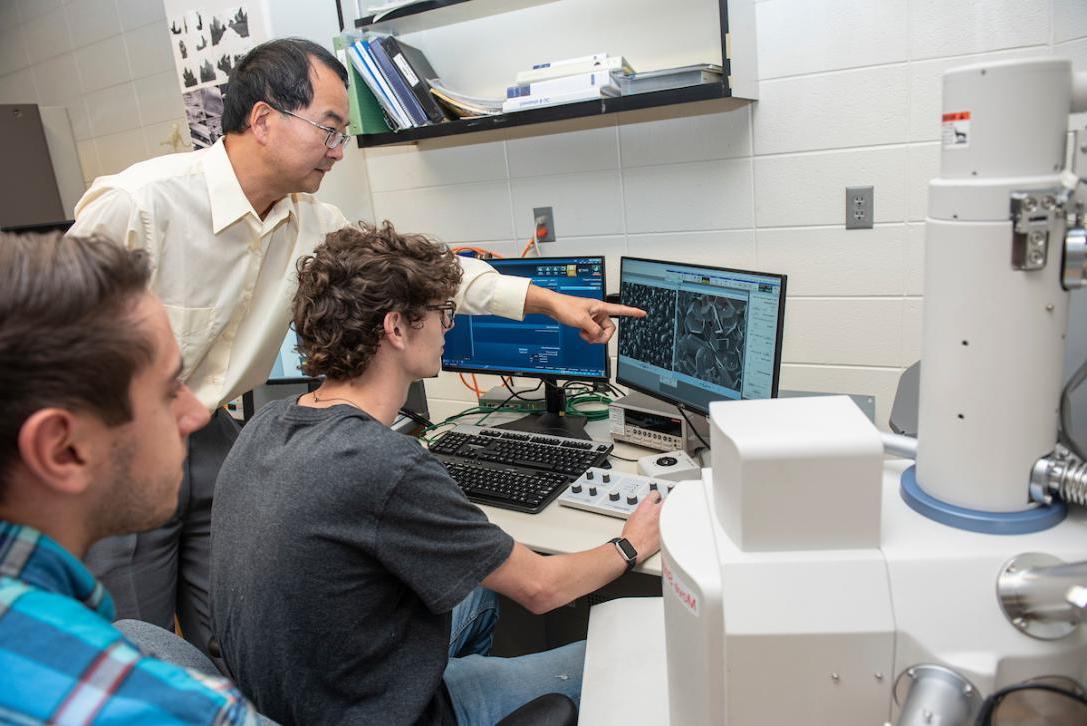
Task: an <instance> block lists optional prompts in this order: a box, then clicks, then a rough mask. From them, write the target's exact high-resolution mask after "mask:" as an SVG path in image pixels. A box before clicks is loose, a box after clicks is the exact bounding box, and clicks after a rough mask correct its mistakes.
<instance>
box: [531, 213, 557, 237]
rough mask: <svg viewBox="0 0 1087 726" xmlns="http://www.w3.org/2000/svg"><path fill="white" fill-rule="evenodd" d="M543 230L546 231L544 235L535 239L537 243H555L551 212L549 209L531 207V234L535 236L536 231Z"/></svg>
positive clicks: (553, 220)
mask: <svg viewBox="0 0 1087 726" xmlns="http://www.w3.org/2000/svg"><path fill="white" fill-rule="evenodd" d="M541 228H543V229H544V230H546V234H543V235H540V236H538V237H537V238H536V241H537V242H554V241H555V214H554V212H553V211H552V210H551V207H533V208H532V234H533V235H535V234H536V232H537V231H538V230H540V229H541Z"/></svg>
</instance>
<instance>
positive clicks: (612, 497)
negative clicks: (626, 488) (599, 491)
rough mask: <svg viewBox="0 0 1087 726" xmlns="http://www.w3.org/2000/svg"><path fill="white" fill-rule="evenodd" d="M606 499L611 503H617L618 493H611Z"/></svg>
mask: <svg viewBox="0 0 1087 726" xmlns="http://www.w3.org/2000/svg"><path fill="white" fill-rule="evenodd" d="M608 499H610V500H612V501H613V502H617V501H619V492H612V493H611V494H609V495H608Z"/></svg>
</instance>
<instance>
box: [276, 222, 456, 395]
mask: <svg viewBox="0 0 1087 726" xmlns="http://www.w3.org/2000/svg"><path fill="white" fill-rule="evenodd" d="M460 279H461V267H460V265H459V264H458V263H457V259H456V257H454V256H453V253H452V252H450V251H449V248H448V247H446V246H445V245H443V244H439V243H436V242H434V241H432V240H430V239H428V238H427V237H424V236H423V235H418V234H404V235H402V234H397V232H396V230H395V229H394V228H393V226H392V224H391V223H390V222H388V221H385V222H384V223H382V225H381V227H375V226H374V225H372V224H369V223H367V222H359V223H358V224H354V225H349V226H347V227H344V228H343V229H340V230H337V231H335V232H332V233H330V234H329V235H328V236H327V237H325V241H324V242H322V243H321V244H319V245H318V246H317V249H315V250H314V251H313V254H312V255H306V256H305V257H302V258H301V259H300V260H298V291H297V292H296V293H295V296H294V327H295V330H297V331H298V339H299V345H298V350H299V352H300V353H301V354H302V359H303V360H302V371H303V372H304V373H305V374H306V375H309V376H325V377H326V378H328V379H330V380H346V379H349V378H355V377H357V376H359V375H362V373H363V372H364V371H365V370H366V367H367V366H368V365H369V364H370V359H371V358H372V357H373V355H374V353H375V352H376V351H377V348H378V345H379V344H380V343H381V338H382V336H383V335H384V327H383V321H384V319H385V314H386V313H389V312H394V311H396V312H400V313H402V314H404V315H405V316H406V317H407V319H408V321H409V322H410V323H411V324H412V325H413V326H415V325H418V324H419V323H420V322H421V321H422V319H423V317H424V316H425V315H426V312H427V311H426V306H427V305H430V304H432V303H433V302H434V301H435V300H446V299H448V298H451V297H453V295H454V293H456V291H457V287H458V286H459V285H460Z"/></svg>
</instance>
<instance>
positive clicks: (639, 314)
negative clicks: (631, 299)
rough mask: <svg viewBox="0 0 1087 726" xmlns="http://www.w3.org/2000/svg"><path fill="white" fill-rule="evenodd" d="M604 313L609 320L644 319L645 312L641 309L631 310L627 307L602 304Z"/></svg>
mask: <svg viewBox="0 0 1087 726" xmlns="http://www.w3.org/2000/svg"><path fill="white" fill-rule="evenodd" d="M603 310H604V312H606V313H607V314H608V317H609V318H618V317H626V318H644V317H645V316H646V312H645V311H644V310H642V309H641V308H632V307H630V306H629V305H618V304H616V303H604V308H603Z"/></svg>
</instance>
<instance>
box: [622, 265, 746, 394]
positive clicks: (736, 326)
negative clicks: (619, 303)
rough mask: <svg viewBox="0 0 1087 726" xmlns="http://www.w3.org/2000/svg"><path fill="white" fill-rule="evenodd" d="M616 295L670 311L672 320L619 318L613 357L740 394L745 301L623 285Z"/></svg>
mask: <svg viewBox="0 0 1087 726" xmlns="http://www.w3.org/2000/svg"><path fill="white" fill-rule="evenodd" d="M620 295H621V297H622V299H623V302H624V303H625V304H627V305H633V306H634V307H640V308H642V309H643V310H675V317H674V318H667V317H664V316H663V315H661V316H649V317H647V318H641V319H638V318H627V319H624V320H623V334H622V335H621V336H620V337H619V355H623V356H629V357H631V358H634V359H635V360H640V361H643V362H645V363H648V364H649V365H652V366H656V367H658V368H663V369H665V370H669V371H675V372H676V373H683V374H686V375H689V376H693V377H694V378H698V379H700V380H703V381H708V382H709V383H713V384H716V385H718V386H723V387H725V388H728V389H731V390H733V391H736V392H737V393H738V392H739V391H740V387H741V385H742V384H743V371H744V337H745V331H746V330H747V314H748V310H747V301H746V300H741V299H738V298H734V297H725V296H716V295H706V294H703V293H693V292H687V291H684V290H669V289H665V288H660V287H651V286H649V285H639V284H637V283H631V282H624V283H623V285H622V290H621V292H620Z"/></svg>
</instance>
